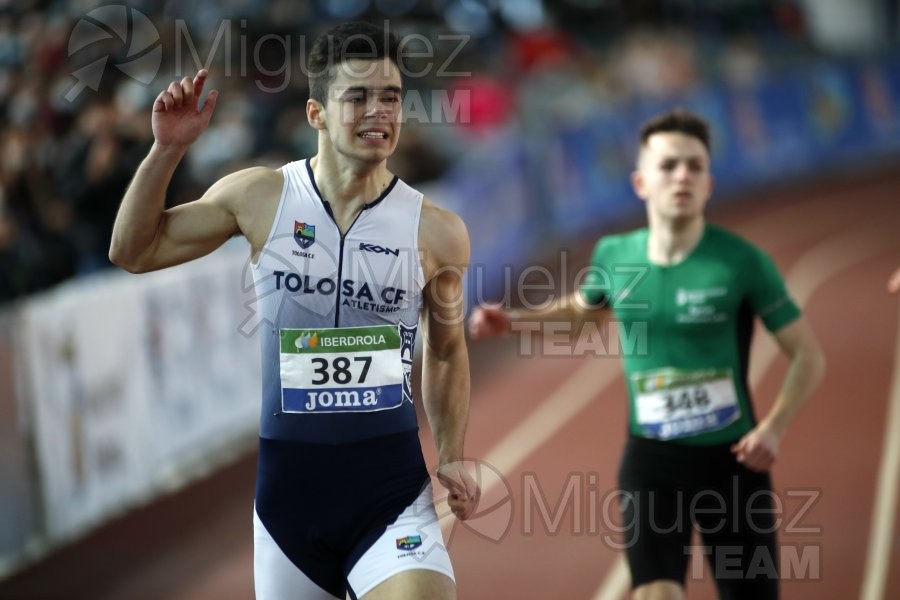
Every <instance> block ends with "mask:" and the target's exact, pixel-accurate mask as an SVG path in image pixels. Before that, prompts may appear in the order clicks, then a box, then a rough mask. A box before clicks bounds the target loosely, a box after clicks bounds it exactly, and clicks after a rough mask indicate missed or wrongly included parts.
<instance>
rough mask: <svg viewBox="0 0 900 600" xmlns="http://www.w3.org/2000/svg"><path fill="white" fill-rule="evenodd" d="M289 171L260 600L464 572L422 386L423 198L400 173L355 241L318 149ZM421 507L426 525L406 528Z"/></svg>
mask: <svg viewBox="0 0 900 600" xmlns="http://www.w3.org/2000/svg"><path fill="white" fill-rule="evenodd" d="M282 172H283V174H284V188H283V191H282V196H281V200H280V203H279V206H278V209H277V211H276V216H275V220H274V222H273V224H272V229H271V231H270V232H269V236H268V238H267V240H266V243H265V245H264V247H263V250H262V252H261V253H260V256H259V259H258V261H257V264H256V265H254V281H255V287H256V295H257V303H256V306H257V310H259V311H260V322H261V326H260V329H259V332H260V337H261V349H262V412H261V418H260V455H259V467H258V475H257V485H256V519H255V526H254V531H255V534H254V537H255V544H256V551H255V578H256V590H257V597H259V598H266V597H272V598H280V597H285V596H284V594H286V593H288V592H287V591H286V590H292V591H291V592H290V594H291V597H297V598H313V597H315V598H318V597H322V598H329V597H338V598H343V597H344V594H345V592H346V593H349V594H350V595H351V597H355V596H356V595H362V594H364V593H365V592H366V591H367V590H368V589H371V588H372V587H374V585H377V583H379V582H380V581H382V580H383V579H385V578H386V577H388V576H390V575H391V574H393V573H397V572H400V571H402V570H404V569H408V568H426V569H432V570H436V571H440V572H442V573H445V574H446V575H447V576H449V577H452V570H451V569H450V564H449V560H448V559H447V557H446V550H445V549H443V546H442V544H443V542H442V540H441V539H440V528H439V527H437V522H436V519H435V518H434V516H433V515H434V510H433V507H431V506H430V502H429V501H430V498H431V490H430V487H429V486H428V485H427V482H428V473H427V469H426V467H425V464H424V460H423V458H422V452H421V447H420V445H419V440H418V427H417V422H416V413H415V409H414V406H413V398H412V391H411V387H410V372H411V368H412V362H413V348H414V345H415V339H416V332H417V329H418V322H419V312H420V309H421V306H422V291H423V287H424V284H425V282H424V274H423V271H422V264H421V261H420V256H419V249H418V230H419V220H420V216H421V211H422V202H423V197H422V194H421V193H420V192H418V191H416V190H414V189H413V188H411V187H409V186H408V185H407V184H405V183H404V182H402V181H400V180H399V179H398V178H396V177H395V178H394V179H393V181H392V182H391V183H390V185H389V186H388V187H387V188H386V189H385V190H384V192H383V193H382V194H381V196H379V197H378V198H377V199H375V200H374V201H372V202H370V203H369V204H367V205H366V206H365V207H364V208H363V209H362V211H361V212H360V213H359V215H358V217H357V218H356V220H355V221H354V222H353V224H352V225H351V226H350V228H349V229H348V230H347V232H346V233H345V234H343V235H342V234H341V232H340V230H339V229H338V227H337V224H336V223H335V220H334V217H333V216H332V212H331V208H330V206H329V204H328V203H327V202H326V201H325V200H324V199H323V198H322V196H321V194H320V193H319V190H318V187H317V186H316V182H315V178H314V176H313V172H312V168H311V166H310V162H309V159H306V160H303V161H297V162H292V163H289V164H287V165H285V166H284V167H282ZM425 505H427V507H426V508H424V509H423V508H422V506H425ZM415 506H419V508H417V509H416V510H413V512H415V513H417V517H416V518H417V519H418V520H410V521H408V522H407V521H406V520H404V518H405V516H406V515H407V514H408V513H409V512H410V511H411V510H412V509H413V507H415ZM421 517H424V519H422V518H421ZM430 521H434V522H433V523H431V522H430ZM398 523H399V525H398ZM404 523H405V524H404ZM435 527H437V528H436V529H435ZM404 528H405V529H404ZM426 529H427V530H428V531H429V532H430V533H429V535H426V536H423V533H425V530H426ZM425 537H430V538H431V539H430V544H431V545H434V544H439V545H440V548H439V550H440V551H433V550H434V548H431V547H429V543H426V541H425V540H424V538H425ZM382 546H383V548H382V549H381V550H378V549H377V548H378V547H382ZM426 550H427V551H428V552H427V554H428V555H431V557H430V558H427V557H426V552H425V551H426ZM436 558H437V559H438V560H437V562H435V560H434V559H436ZM288 565H290V566H288ZM293 567H296V569H297V570H299V571H298V572H296V573H293V572H292V573H285V571H290V570H291V569H292V568H293ZM298 581H302V582H303V583H302V584H301V583H298ZM304 586H307V587H304Z"/></svg>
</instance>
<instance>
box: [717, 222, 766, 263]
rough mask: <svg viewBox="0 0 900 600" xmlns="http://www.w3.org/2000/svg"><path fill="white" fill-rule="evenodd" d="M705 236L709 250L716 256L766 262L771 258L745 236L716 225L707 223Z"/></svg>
mask: <svg viewBox="0 0 900 600" xmlns="http://www.w3.org/2000/svg"><path fill="white" fill-rule="evenodd" d="M706 236H707V240H708V245H707V247H708V248H709V251H710V252H713V253H715V254H716V255H717V256H720V257H729V258H730V259H732V260H738V261H753V262H759V261H766V262H768V261H770V260H771V259H770V258H769V255H768V254H766V253H765V252H764V251H763V250H762V249H761V248H760V247H759V246H757V245H756V244H754V243H753V242H751V241H750V240H748V239H747V238H745V237H743V236H741V235H739V234H737V233H735V232H733V231H729V230H728V229H724V228H722V227H719V226H718V225H713V224H707V226H706Z"/></svg>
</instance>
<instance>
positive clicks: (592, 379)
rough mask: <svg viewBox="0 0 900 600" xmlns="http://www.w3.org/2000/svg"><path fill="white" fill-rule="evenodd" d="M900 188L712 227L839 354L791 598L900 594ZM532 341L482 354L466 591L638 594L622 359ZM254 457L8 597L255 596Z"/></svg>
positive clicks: (797, 525) (788, 518)
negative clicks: (779, 284) (898, 285)
mask: <svg viewBox="0 0 900 600" xmlns="http://www.w3.org/2000/svg"><path fill="white" fill-rule="evenodd" d="M898 195H900V174H898V173H897V169H896V168H894V169H893V174H892V173H891V170H882V171H878V172H874V173H869V174H867V175H866V176H853V177H844V178H842V179H835V180H831V181H829V182H828V183H827V184H819V185H810V184H807V185H798V186H793V187H792V188H790V189H781V190H777V191H769V192H766V193H760V194H757V195H755V196H753V197H747V198H746V199H745V200H744V201H743V202H740V203H737V204H735V205H726V206H721V207H716V206H715V204H714V205H713V207H712V212H711V220H712V221H714V222H716V223H719V224H722V225H724V226H726V227H729V228H731V229H733V230H735V231H737V232H739V233H741V234H743V235H744V236H746V237H748V238H749V239H751V240H753V241H754V242H755V243H757V244H758V245H760V246H761V247H762V248H763V249H765V250H766V251H768V252H769V253H770V254H771V255H772V256H773V257H774V258H775V260H776V262H777V263H778V265H779V268H780V269H781V271H782V273H783V274H785V276H786V278H787V280H788V285H789V287H790V288H791V291H792V293H793V294H794V296H795V297H796V298H797V300H798V301H799V302H801V303H802V304H803V305H804V307H805V310H806V314H807V315H808V317H809V318H810V319H811V321H812V323H813V326H814V328H815V330H816V332H817V334H818V336H819V338H820V339H821V341H822V343H823V345H824V346H825V349H826V353H827V356H828V374H827V377H826V379H825V381H824V383H823V385H822V387H821V388H820V390H819V392H818V393H817V395H816V396H815V397H814V398H813V399H812V400H811V401H810V403H809V405H808V406H807V408H806V410H805V411H804V412H803V413H802V414H801V416H800V418H799V420H798V421H797V422H796V423H795V425H794V426H793V427H792V429H791V430H790V431H789V432H788V436H787V437H786V439H785V440H784V442H783V446H782V456H781V458H780V460H779V462H778V464H777V466H776V467H775V470H774V479H775V485H776V489H777V490H778V492H779V497H780V498H781V499H782V500H783V513H782V516H783V525H782V528H781V537H780V540H781V543H782V554H783V555H787V556H791V557H793V558H795V559H796V560H795V562H794V563H793V565H792V566H790V567H789V568H788V570H789V571H790V573H789V575H790V577H789V579H788V580H787V581H785V583H784V584H783V588H782V589H783V597H785V598H790V599H798V600H799V599H817V600H818V599H821V598H829V599H830V598H834V599H849V598H865V599H866V600H870V599H875V598H888V597H898V595H900V519H897V518H895V517H896V513H897V505H896V494H897V492H898V485H897V476H898V475H900V319H898V307H900V299H898V298H897V297H891V296H888V295H887V294H886V292H885V281H886V279H887V277H888V275H889V273H890V272H892V270H893V268H894V267H896V266H898V265H900V202H898ZM588 250H589V245H585V246H583V247H579V248H576V249H574V252H573V254H572V256H573V257H574V258H573V259H572V261H571V262H573V263H577V262H578V260H577V259H580V260H581V261H582V262H583V261H584V259H585V258H586V255H587V251H588ZM765 337H766V336H764V335H757V337H756V338H755V347H754V355H753V358H752V362H753V363H754V367H755V368H754V369H753V370H752V371H751V382H752V383H753V385H754V390H755V398H756V404H757V407H758V408H757V410H758V412H761V411H763V410H765V408H767V407H768V406H769V404H770V402H771V400H772V398H774V395H775V393H776V391H777V388H778V385H779V383H780V381H781V377H782V376H783V374H784V371H785V367H786V364H785V361H784V360H783V359H781V358H780V357H779V356H777V352H775V350H774V348H773V347H772V345H771V344H770V343H766V341H765V340H764V338H765ZM517 342H518V340H516V339H504V340H493V341H488V342H481V343H477V344H474V345H473V346H471V352H472V364H473V393H472V415H471V422H470V427H469V436H468V440H469V441H468V448H467V451H468V454H469V455H470V456H472V457H477V458H478V459H480V460H481V461H483V463H481V465H482V466H481V467H480V468H479V469H478V473H479V474H480V475H481V477H482V484H483V486H484V487H485V497H484V498H483V501H482V513H483V514H481V515H480V516H479V517H477V518H476V519H475V520H474V521H472V522H471V523H470V524H469V525H467V526H465V527H463V526H459V525H455V524H454V522H453V520H452V518H447V519H445V520H444V522H443V525H444V529H445V534H446V535H449V536H450V537H449V540H450V542H449V543H450V549H451V554H452V556H453V560H454V565H455V569H456V573H457V579H458V587H459V595H460V598H463V599H468V600H477V599H496V598H527V599H532V598H533V599H544V598H576V599H581V598H584V599H588V600H612V599H617V600H618V599H620V598H624V597H625V591H626V590H627V587H628V578H627V573H626V571H625V570H624V569H623V565H622V563H621V560H620V555H619V553H618V552H617V551H616V550H615V543H616V541H617V540H618V538H617V536H616V535H615V533H614V527H615V526H616V522H615V519H614V518H612V517H613V516H614V515H615V512H616V511H615V506H616V505H615V502H614V499H613V493H614V490H615V476H616V469H617V465H618V460H619V455H620V452H621V448H622V445H623V443H624V439H625V430H624V423H625V402H624V393H625V388H624V383H623V381H622V378H621V374H620V372H619V363H618V359H617V358H616V357H603V358H593V357H591V358H571V357H568V358H561V357H546V356H544V357H539V356H532V357H519V356H517V347H516V346H517ZM892 407H893V410H892ZM423 438H425V440H424V442H425V447H426V449H427V450H428V449H430V440H429V439H427V438H428V434H427V431H426V430H425V429H423ZM426 456H427V458H428V459H429V463H430V464H433V460H434V455H433V453H431V452H429V451H427V452H426ZM254 461H255V456H253V455H250V456H246V457H243V458H241V459H240V460H238V461H237V462H235V463H234V464H233V465H231V466H229V467H228V468H226V469H224V470H223V471H222V472H220V473H218V474H216V475H215V476H213V477H211V478H209V479H207V480H205V481H202V482H200V483H198V484H197V485H195V486H192V487H191V488H190V489H188V490H183V491H181V492H179V493H177V494H175V495H173V496H171V497H169V498H166V499H164V500H162V501H160V502H158V503H156V504H154V505H153V506H150V507H146V508H144V509H142V510H139V511H136V512H135V513H134V514H133V515H130V516H128V517H126V518H124V519H120V520H118V521H116V522H114V523H112V524H110V525H108V526H106V527H104V528H103V529H101V530H100V531H98V532H96V533H95V534H93V535H91V536H89V537H88V538H87V539H85V540H83V541H81V542H79V543H76V544H74V545H72V546H70V547H68V548H65V549H63V550H62V551H60V552H59V553H57V554H56V555H54V556H53V557H50V558H48V559H46V560H44V561H43V562H41V563H39V564H37V565H35V566H33V567H32V568H30V569H28V570H26V571H24V572H22V573H20V574H18V575H16V576H14V577H12V578H11V579H9V580H7V581H6V582H3V583H0V598H2V599H16V600H18V599H27V598H85V599H96V600H120V599H128V600H140V599H143V598H147V599H151V598H152V599H160V598H170V599H175V600H201V599H212V598H215V599H231V598H233V599H248V598H252V597H253V593H252V545H251V507H252V489H253V470H254V467H255V463H254ZM496 472H499V473H500V474H501V475H502V478H501V477H498V476H497V475H496V474H495V473H496ZM436 489H440V488H436ZM567 491H568V492H570V495H569V496H568V497H567V496H566V494H567ZM563 499H566V500H565V502H562V500H563ZM440 509H443V505H441V506H439V510H440ZM692 564H693V566H694V567H696V571H697V573H696V575H697V577H690V574H689V577H690V582H689V596H690V597H691V598H701V599H707V598H714V597H715V596H714V593H713V588H712V585H711V584H710V583H709V581H708V578H707V577H706V574H705V571H706V565H705V563H702V562H701V561H699V560H698V561H697V562H695V563H692ZM783 566H784V565H783Z"/></svg>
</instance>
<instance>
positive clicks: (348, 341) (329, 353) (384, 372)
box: [281, 325, 403, 413]
mask: <svg viewBox="0 0 900 600" xmlns="http://www.w3.org/2000/svg"><path fill="white" fill-rule="evenodd" d="M401 347H402V340H401V337H400V332H399V329H398V327H397V326H396V325H381V326H375V327H344V328H340V329H282V330H281V392H282V410H283V411H284V412H286V413H335V412H372V411H378V410H390V409H392V408H397V407H398V406H400V405H401V404H402V403H403V363H402V360H401Z"/></svg>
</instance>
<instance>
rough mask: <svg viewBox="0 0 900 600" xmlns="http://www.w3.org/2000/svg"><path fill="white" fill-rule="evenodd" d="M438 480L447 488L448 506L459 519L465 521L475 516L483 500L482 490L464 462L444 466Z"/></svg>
mask: <svg viewBox="0 0 900 600" xmlns="http://www.w3.org/2000/svg"><path fill="white" fill-rule="evenodd" d="M437 478H438V481H440V482H441V484H442V485H443V486H444V487H445V488H447V491H448V492H450V494H449V495H448V496H447V504H449V505H450V510H451V511H452V512H453V514H454V515H456V518H457V519H460V520H462V521H465V520H466V519H468V518H469V517H471V516H473V515H474V514H475V511H476V510H477V509H478V501H479V500H480V499H481V488H480V487H479V486H478V483H477V482H476V481H475V479H474V478H473V477H472V475H470V474H469V472H468V471H467V470H466V466H465V464H464V463H463V462H462V461H455V462H451V463H445V464H442V465H441V466H440V467H438V470H437Z"/></svg>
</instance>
